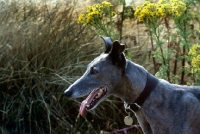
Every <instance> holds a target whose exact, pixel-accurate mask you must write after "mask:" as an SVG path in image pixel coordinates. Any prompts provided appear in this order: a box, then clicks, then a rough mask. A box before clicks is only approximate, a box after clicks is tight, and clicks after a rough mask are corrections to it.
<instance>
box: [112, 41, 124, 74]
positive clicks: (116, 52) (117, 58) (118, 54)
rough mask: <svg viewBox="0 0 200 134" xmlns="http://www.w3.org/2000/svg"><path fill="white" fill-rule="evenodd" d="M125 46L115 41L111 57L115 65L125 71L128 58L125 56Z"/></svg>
mask: <svg viewBox="0 0 200 134" xmlns="http://www.w3.org/2000/svg"><path fill="white" fill-rule="evenodd" d="M124 49H125V45H124V44H120V43H119V41H114V42H113V45H112V49H111V51H110V53H109V56H110V57H111V58H112V62H113V64H114V65H116V66H118V67H121V68H122V69H123V71H125V67H126V58H125V56H124V53H123V52H124Z"/></svg>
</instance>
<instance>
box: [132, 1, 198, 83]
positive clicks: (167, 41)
mask: <svg viewBox="0 0 200 134" xmlns="http://www.w3.org/2000/svg"><path fill="white" fill-rule="evenodd" d="M192 4H193V5H192ZM191 6H195V7H196V8H198V4H197V5H194V3H190V2H189V1H187V2H184V1H180V0H160V1H158V2H157V3H151V2H149V1H145V3H144V4H143V5H141V6H138V7H137V8H136V11H135V16H136V17H137V18H138V20H139V21H141V22H143V23H144V24H145V25H146V27H147V28H148V32H149V33H150V35H151V43H152V45H151V46H152V49H153V46H154V45H155V46H156V49H155V50H154V51H153V53H152V54H153V57H154V58H155V59H156V61H154V66H157V63H159V64H161V65H160V66H159V69H158V71H157V70H154V71H155V73H156V75H157V76H158V77H160V78H163V79H166V80H168V81H170V82H173V83H179V84H186V82H185V79H184V78H185V75H188V76H189V77H190V78H191V80H194V75H191V72H192V70H191V71H188V67H187V65H190V61H191V58H190V57H189V56H188V52H189V50H190V45H191V44H192V43H195V42H198V41H199V39H197V40H191V36H193V35H194V34H193V33H194V31H195V30H194V24H192V26H193V28H191V21H193V23H199V21H195V19H196V20H197V18H198V17H197V16H196V14H197V13H196V14H195V15H194V14H193V12H194V11H193V9H194V8H191ZM163 33H164V34H163ZM172 44H175V45H172ZM174 56H175V57H174ZM178 65H179V66H181V67H180V69H178ZM177 70H178V71H179V72H180V73H181V74H180V77H179V75H178V73H177Z"/></svg>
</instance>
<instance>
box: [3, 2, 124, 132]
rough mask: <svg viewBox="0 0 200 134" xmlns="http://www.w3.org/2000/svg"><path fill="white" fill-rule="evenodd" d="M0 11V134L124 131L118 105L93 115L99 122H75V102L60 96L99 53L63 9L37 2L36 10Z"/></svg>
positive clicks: (19, 5)
mask: <svg viewBox="0 0 200 134" xmlns="http://www.w3.org/2000/svg"><path fill="white" fill-rule="evenodd" d="M1 5H3V6H2V7H1V9H0V22H1V23H0V92H1V93H0V120H1V122H0V131H1V133H2V134H11V133H12V134H13V133H20V134H26V133H29V134H38V133H40V134H43V133H45V134H47V133H51V134H57V133H59V134H62V133H70V134H73V133H77V132H81V134H83V133H99V132H100V130H108V131H113V130H114V129H119V128H123V127H125V125H124V123H123V121H122V119H123V117H124V116H125V115H124V113H125V112H124V108H123V104H122V103H119V101H118V100H117V99H116V98H110V99H107V101H105V102H103V103H102V104H101V105H100V106H99V107H98V108H97V109H96V113H98V114H99V116H100V118H99V117H98V116H97V115H96V114H94V112H91V113H88V114H87V118H86V117H79V116H78V108H79V105H80V100H81V99H80V100H76V101H74V100H73V101H72V100H69V99H67V98H66V97H65V96H63V91H64V90H65V88H67V87H68V86H69V85H70V84H71V83H72V82H73V81H74V80H76V79H77V78H78V77H79V76H80V75H81V74H82V73H83V71H84V70H85V67H86V64H87V63H88V62H89V61H90V60H91V59H93V58H94V57H95V56H96V55H98V54H99V53H100V52H101V51H102V49H103V46H102V44H101V43H98V42H97V43H94V39H95V38H94V35H93V34H92V33H91V32H90V31H89V30H87V29H84V28H83V27H80V26H79V25H77V23H76V21H74V16H72V14H73V11H74V9H73V7H72V6H70V5H69V3H67V2H65V3H64V2H62V3H56V4H55V5H54V6H52V5H51V7H50V6H49V5H48V4H47V3H45V2H43V1H42V0H41V2H40V4H39V5H40V6H38V5H37V4H36V3H35V2H33V1H31V0H29V1H28V2H25V1H20V2H19V1H17V0H16V1H15V0H12V1H11V2H8V3H4V2H0V6H1ZM100 44H101V45H100ZM100 46H102V47H100ZM99 48H100V49H99ZM111 100H112V101H111ZM120 102H121V101H120ZM107 111H109V112H107ZM111 113H112V114H111ZM113 113H114V114H113Z"/></svg>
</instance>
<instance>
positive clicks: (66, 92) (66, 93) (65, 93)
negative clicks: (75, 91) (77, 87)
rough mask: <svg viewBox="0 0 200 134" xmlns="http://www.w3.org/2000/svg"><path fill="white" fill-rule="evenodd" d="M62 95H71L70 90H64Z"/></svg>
mask: <svg viewBox="0 0 200 134" xmlns="http://www.w3.org/2000/svg"><path fill="white" fill-rule="evenodd" d="M64 95H66V96H67V97H71V96H72V91H69V90H65V92H64Z"/></svg>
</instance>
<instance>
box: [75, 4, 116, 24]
mask: <svg viewBox="0 0 200 134" xmlns="http://www.w3.org/2000/svg"><path fill="white" fill-rule="evenodd" d="M111 7H112V4H111V3H110V2H106V1H104V2H102V3H101V4H94V5H92V6H88V7H87V10H86V12H85V13H83V14H81V15H80V16H79V18H78V20H77V21H78V23H79V24H83V25H84V26H86V25H94V24H97V23H99V22H101V21H102V19H103V17H106V16H108V15H111V16H113V15H114V14H115V13H114V12H113V11H111Z"/></svg>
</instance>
